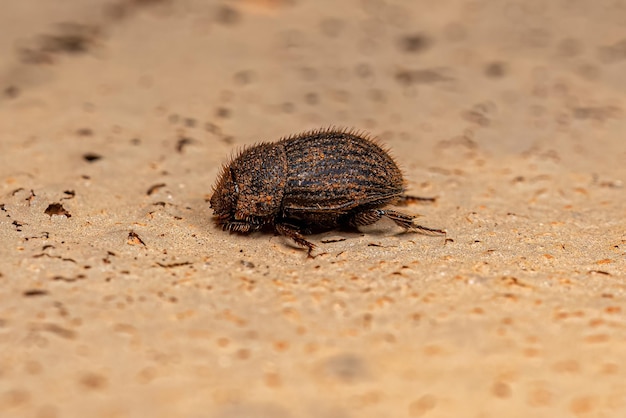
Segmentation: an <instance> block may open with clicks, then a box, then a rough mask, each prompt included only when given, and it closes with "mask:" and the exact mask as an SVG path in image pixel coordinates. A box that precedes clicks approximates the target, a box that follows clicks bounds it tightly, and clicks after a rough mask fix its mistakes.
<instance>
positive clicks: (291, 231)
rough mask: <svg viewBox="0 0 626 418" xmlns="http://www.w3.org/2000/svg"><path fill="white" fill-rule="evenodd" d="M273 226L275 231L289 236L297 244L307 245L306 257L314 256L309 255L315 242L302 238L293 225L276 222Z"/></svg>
mask: <svg viewBox="0 0 626 418" xmlns="http://www.w3.org/2000/svg"><path fill="white" fill-rule="evenodd" d="M274 227H275V228H276V232H278V233H279V234H280V235H283V236H285V237H288V238H291V239H292V240H294V241H295V243H296V244H298V245H301V246H303V247H307V248H308V249H309V251H308V252H307V257H309V258H314V257H313V256H312V255H311V252H312V251H313V250H314V249H315V244H313V243H312V242H309V241H307V240H306V239H305V238H304V235H302V234H301V233H300V231H298V229H297V228H296V227H295V226H293V225H289V224H286V223H277V224H276V225H274Z"/></svg>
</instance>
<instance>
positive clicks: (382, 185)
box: [211, 129, 445, 256]
mask: <svg viewBox="0 0 626 418" xmlns="http://www.w3.org/2000/svg"><path fill="white" fill-rule="evenodd" d="M404 191H405V187H404V180H403V178H402V173H401V171H400V169H399V168H398V166H397V165H396V163H395V162H394V160H393V159H392V158H391V157H390V156H389V154H388V153H387V151H385V150H384V149H383V148H381V147H380V145H378V144H377V143H376V141H374V140H372V139H370V138H369V137H368V136H366V135H363V134H360V133H359V132H355V131H350V130H337V129H322V130H316V131H310V132H305V133H302V134H298V135H294V136H290V137H287V138H284V139H282V140H280V141H278V142H273V143H267V142H265V143H261V144H257V145H254V146H252V147H249V148H246V149H244V150H243V151H242V152H241V153H239V155H237V156H236V157H235V158H234V159H232V160H231V161H230V162H229V163H228V164H226V165H224V166H223V167H222V171H221V173H220V175H219V178H218V180H217V183H216V185H215V186H214V193H213V196H212V197H211V208H213V211H214V216H215V219H216V222H217V224H218V225H220V226H221V227H222V229H223V230H228V231H234V232H241V233H248V232H252V231H257V230H259V229H262V228H263V227H264V226H271V227H273V228H274V229H275V231H276V232H278V233H279V234H281V235H284V236H287V237H289V238H292V239H293V240H294V241H295V242H296V243H297V244H299V245H302V246H304V247H307V248H308V250H309V251H308V255H309V256H310V255H311V251H312V250H313V249H314V248H315V245H314V244H312V243H311V242H309V241H307V240H306V239H305V238H304V236H303V234H310V233H313V232H321V231H325V230H331V229H335V228H356V227H358V226H363V225H370V224H373V223H374V222H376V221H378V220H379V219H380V218H382V217H383V216H384V217H387V218H389V219H391V220H392V221H394V222H395V223H396V224H398V225H399V226H401V227H402V228H405V229H406V230H408V231H422V232H427V233H436V234H445V231H442V230H439V229H431V228H426V227H424V226H420V225H416V224H414V223H413V219H414V218H415V216H411V215H407V214H404V213H402V212H398V211H395V210H390V209H383V207H384V206H386V205H388V204H406V203H408V202H410V201H433V200H434V198H421V197H413V196H407V195H405V194H404Z"/></svg>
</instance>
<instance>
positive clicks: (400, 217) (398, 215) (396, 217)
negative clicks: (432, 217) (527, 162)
mask: <svg viewBox="0 0 626 418" xmlns="http://www.w3.org/2000/svg"><path fill="white" fill-rule="evenodd" d="M379 210H380V211H381V212H384V213H383V214H382V215H383V216H386V217H387V218H389V219H391V220H392V221H394V222H395V223H396V224H398V225H400V226H401V227H403V228H406V229H409V230H413V231H415V230H417V231H422V232H426V233H432V234H439V235H446V231H444V230H443V229H433V228H428V227H425V226H422V225H417V224H415V223H413V219H415V218H416V217H417V216H413V215H407V214H405V213H402V212H397V211H395V210H389V209H379Z"/></svg>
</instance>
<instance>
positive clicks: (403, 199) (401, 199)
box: [393, 194, 437, 206]
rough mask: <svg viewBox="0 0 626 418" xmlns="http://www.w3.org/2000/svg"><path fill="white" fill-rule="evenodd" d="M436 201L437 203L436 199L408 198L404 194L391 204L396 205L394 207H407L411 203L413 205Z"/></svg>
mask: <svg viewBox="0 0 626 418" xmlns="http://www.w3.org/2000/svg"><path fill="white" fill-rule="evenodd" d="M436 201H437V198H436V197H420V196H409V195H406V194H405V195H402V196H400V197H399V198H398V200H397V201H395V202H393V204H394V205H396V206H408V205H410V204H411V203H415V202H420V203H424V202H428V203H433V202H436Z"/></svg>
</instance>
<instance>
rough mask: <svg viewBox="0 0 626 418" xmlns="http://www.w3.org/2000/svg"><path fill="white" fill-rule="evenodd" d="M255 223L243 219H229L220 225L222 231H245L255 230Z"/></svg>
mask: <svg viewBox="0 0 626 418" xmlns="http://www.w3.org/2000/svg"><path fill="white" fill-rule="evenodd" d="M254 226H255V225H251V224H250V223H248V222H245V221H229V222H226V223H225V224H223V225H222V230H223V231H230V232H241V233H244V234H245V233H247V232H250V231H253V230H255V229H256V228H254Z"/></svg>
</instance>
